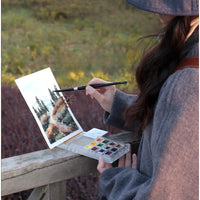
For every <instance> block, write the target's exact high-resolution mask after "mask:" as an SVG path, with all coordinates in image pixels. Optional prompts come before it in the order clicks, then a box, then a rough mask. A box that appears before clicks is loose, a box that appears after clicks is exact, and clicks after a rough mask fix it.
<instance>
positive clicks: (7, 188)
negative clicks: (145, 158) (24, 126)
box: [1, 148, 97, 196]
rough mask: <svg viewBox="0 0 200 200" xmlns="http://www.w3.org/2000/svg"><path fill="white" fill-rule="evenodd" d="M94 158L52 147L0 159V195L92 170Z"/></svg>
mask: <svg viewBox="0 0 200 200" xmlns="http://www.w3.org/2000/svg"><path fill="white" fill-rule="evenodd" d="M96 165H97V161H96V160H94V159H90V158H87V157H84V156H81V155H78V154H74V153H72V152H69V151H66V150H63V149H60V148H54V149H52V150H50V149H47V150H42V151H36V152H32V153H28V154H23V155H20V156H15V157H10V158H5V159H2V165H1V166H2V174H1V189H2V190H1V194H2V196H4V195H8V194H12V193H15V192H20V191H24V190H28V189H31V188H36V187H40V186H44V185H48V184H52V183H56V182H60V181H64V180H67V179H70V178H73V177H77V176H81V175H84V174H88V173H90V172H95V171H96Z"/></svg>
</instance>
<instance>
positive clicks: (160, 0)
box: [127, 0, 199, 16]
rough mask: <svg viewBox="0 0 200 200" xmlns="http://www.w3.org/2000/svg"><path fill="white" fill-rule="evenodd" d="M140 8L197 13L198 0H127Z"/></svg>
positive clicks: (155, 11) (163, 11)
mask: <svg viewBox="0 0 200 200" xmlns="http://www.w3.org/2000/svg"><path fill="white" fill-rule="evenodd" d="M127 2H128V3H130V4H131V5H133V6H135V7H137V8H140V9H142V10H146V11H150V12H154V13H159V14H165V15H175V16H185V15H198V14H199V0H127Z"/></svg>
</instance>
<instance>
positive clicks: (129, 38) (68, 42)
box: [1, 0, 159, 89]
mask: <svg viewBox="0 0 200 200" xmlns="http://www.w3.org/2000/svg"><path fill="white" fill-rule="evenodd" d="M78 1H79V2H80V0H76V1H73V2H75V3H76V2H77V4H75V3H73V5H72V3H71V4H70V2H71V1H68V3H67V4H66V2H67V1H65V4H64V3H63V4H62V5H57V4H55V1H53V0H48V1H44V2H45V3H48V4H47V5H46V4H45V3H44V4H45V6H44V5H43V4H41V3H38V4H36V5H35V4H34V5H32V4H31V1H30V5H27V4H26V5H25V4H23V3H19V2H21V1H17V0H15V4H14V3H13V4H11V5H10V3H8V2H7V1H6V0H4V1H3V2H2V7H3V9H2V17H1V18H2V33H1V35H2V82H7V83H9V84H14V79H15V78H17V77H21V76H24V75H26V74H29V73H32V72H35V71H38V70H40V69H43V68H46V67H48V66H49V67H51V69H52V71H53V73H54V75H55V77H56V79H57V82H58V84H59V85H60V87H66V85H67V86H75V85H80V84H86V83H87V82H88V81H89V80H90V79H91V78H92V77H94V76H97V77H100V78H104V79H107V80H110V81H117V80H118V81H119V80H128V81H129V84H128V86H127V88H126V89H132V88H133V87H135V83H134V80H132V76H131V74H132V71H133V70H134V69H132V63H133V62H136V63H137V62H138V60H139V59H140V57H141V50H143V49H144V48H145V43H146V42H147V41H146V42H145V41H144V42H143V43H142V44H143V45H141V43H139V44H138V43H137V39H138V38H139V37H141V36H144V35H146V34H149V33H154V32H155V30H156V29H157V30H158V28H159V23H158V20H157V19H155V18H154V16H153V15H152V14H149V13H146V12H143V11H140V10H137V9H131V8H129V7H127V5H126V4H125V3H123V1H119V0H118V1H116V0H112V1H111V0H102V1H95V0H94V1H92V2H93V3H91V1H88V0H84V1H83V0H81V2H82V4H78ZM13 2H14V1H13ZM84 2H85V3H84ZM94 2H95V3H94ZM117 2H120V3H117ZM17 3H18V5H16V4H17ZM60 13H62V17H58V14H60ZM59 16H60V15H59ZM123 88H124V87H123Z"/></svg>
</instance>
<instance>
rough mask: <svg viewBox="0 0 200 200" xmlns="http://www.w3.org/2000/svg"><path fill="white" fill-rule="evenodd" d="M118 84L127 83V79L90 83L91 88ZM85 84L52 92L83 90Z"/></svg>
mask: <svg viewBox="0 0 200 200" xmlns="http://www.w3.org/2000/svg"><path fill="white" fill-rule="evenodd" d="M119 84H127V81H119V82H111V83H103V84H102V83H100V84H92V85H90V86H91V87H93V88H100V87H106V86H110V85H119ZM86 87H87V86H86V85H83V86H78V87H73V88H67V89H62V90H55V91H54V92H67V91H76V90H85V88H86Z"/></svg>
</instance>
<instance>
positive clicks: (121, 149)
mask: <svg viewBox="0 0 200 200" xmlns="http://www.w3.org/2000/svg"><path fill="white" fill-rule="evenodd" d="M59 147H60V148H64V149H67V150H70V151H73V152H75V153H79V154H81V155H85V156H88V157H91V158H94V159H97V160H98V159H99V158H100V157H103V158H104V161H105V162H106V163H113V162H114V161H115V160H117V159H119V158H120V157H121V156H123V155H124V154H126V153H127V152H128V151H129V146H128V145H127V144H121V143H118V142H115V141H113V140H111V139H108V138H106V137H99V138H96V139H94V138H90V137H87V136H84V134H81V135H79V136H77V137H76V138H74V139H73V140H71V141H69V142H67V143H66V144H62V145H60V146H59Z"/></svg>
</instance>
